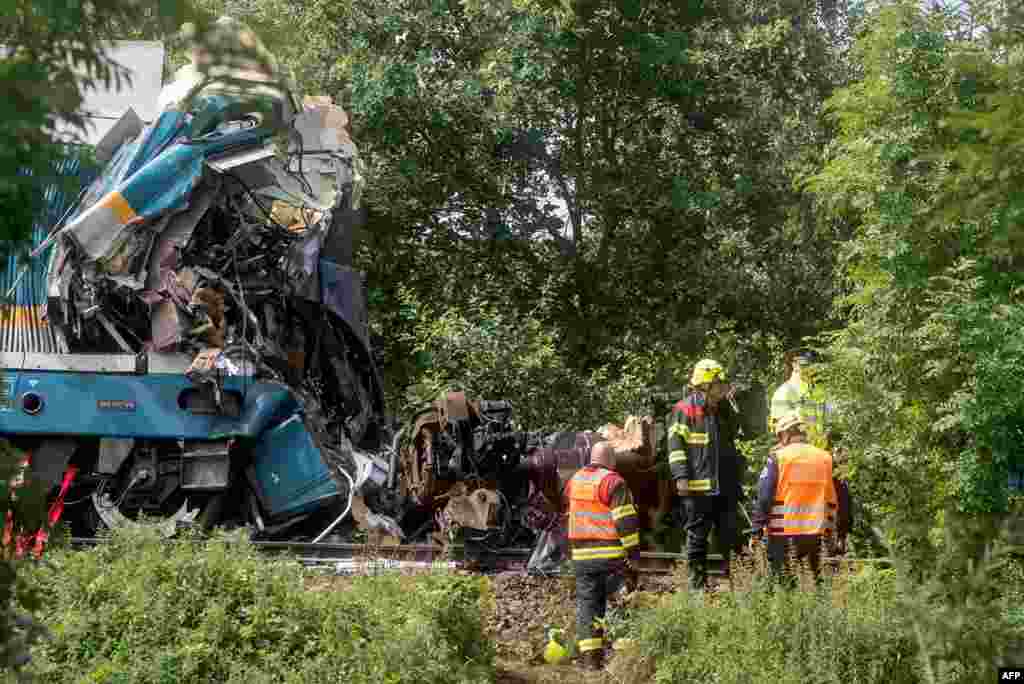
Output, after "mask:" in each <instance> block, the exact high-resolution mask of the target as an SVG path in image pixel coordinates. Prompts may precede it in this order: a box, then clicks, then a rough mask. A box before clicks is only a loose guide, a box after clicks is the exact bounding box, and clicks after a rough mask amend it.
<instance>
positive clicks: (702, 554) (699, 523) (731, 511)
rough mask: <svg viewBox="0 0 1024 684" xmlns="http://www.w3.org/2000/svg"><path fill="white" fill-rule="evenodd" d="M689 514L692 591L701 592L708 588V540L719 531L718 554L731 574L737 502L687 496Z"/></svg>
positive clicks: (688, 562)
mask: <svg viewBox="0 0 1024 684" xmlns="http://www.w3.org/2000/svg"><path fill="white" fill-rule="evenodd" d="M683 506H684V509H685V512H686V563H687V565H688V566H689V571H690V589H692V590H701V589H704V588H706V587H707V584H708V536H709V535H710V534H711V529H712V528H714V530H715V540H716V541H717V542H718V543H717V546H718V547H719V548H718V552H719V553H721V554H722V558H723V559H724V564H723V565H724V567H725V571H726V572H727V573H728V571H729V559H730V558H731V556H732V547H733V544H734V543H735V539H736V521H737V511H736V501H735V500H734V499H730V498H728V497H724V496H708V497H699V496H687V497H684V498H683Z"/></svg>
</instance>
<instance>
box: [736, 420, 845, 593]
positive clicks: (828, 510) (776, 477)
mask: <svg viewBox="0 0 1024 684" xmlns="http://www.w3.org/2000/svg"><path fill="white" fill-rule="evenodd" d="M775 430H776V435H777V437H778V440H779V443H778V445H777V446H776V447H775V448H774V449H772V453H771V455H770V456H769V458H768V464H767V465H766V466H765V468H764V470H763V471H762V472H761V477H760V479H759V482H758V499H757V506H756V508H755V511H754V516H753V522H754V536H755V538H758V539H759V538H761V537H763V536H767V538H768V539H767V546H768V559H769V561H770V563H771V571H772V575H773V576H775V577H776V578H777V579H785V580H786V581H787V583H788V584H790V585H792V584H793V583H794V581H795V578H794V577H792V576H791V575H789V574H787V573H786V571H785V564H786V559H787V556H789V555H792V556H794V557H795V558H796V559H797V560H798V561H799V560H806V561H807V563H808V565H810V568H811V572H812V573H813V574H814V578H815V581H816V582H817V581H820V578H821V548H822V545H823V542H825V541H827V540H830V539H832V538H833V537H834V535H836V534H837V531H839V532H842V535H843V538H844V539H845V534H846V530H837V520H838V518H839V517H840V511H839V503H840V502H839V497H838V495H837V493H836V487H835V482H834V480H833V473H832V454H830V453H829V452H827V451H825V450H824V449H819V448H818V447H815V446H813V445H811V444H808V443H807V434H806V423H805V422H804V421H803V419H802V418H801V417H800V415H799V414H798V413H791V414H789V415H785V416H781V417H779V418H778V420H776V421H775ZM844 513H846V514H847V516H846V520H845V521H844V522H846V525H848V524H849V517H848V511H844Z"/></svg>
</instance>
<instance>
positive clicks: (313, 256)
mask: <svg viewBox="0 0 1024 684" xmlns="http://www.w3.org/2000/svg"><path fill="white" fill-rule="evenodd" d="M229 28H231V27H230V26H229ZM207 75H208V74H206V73H203V72H202V71H201V69H200V68H199V67H198V59H197V56H196V55H194V56H193V61H192V63H191V64H189V65H186V66H185V67H183V68H182V69H181V70H180V71H179V72H178V74H177V75H176V78H175V80H174V81H173V82H171V83H170V84H168V85H167V86H166V87H164V89H163V91H162V92H161V93H160V112H161V113H160V114H159V116H158V117H157V118H156V120H155V121H153V122H152V123H151V124H149V125H143V123H142V122H141V121H140V119H139V118H138V116H137V115H135V113H134V112H133V111H132V110H129V111H128V112H127V113H126V114H125V115H124V116H123V117H122V118H121V120H120V121H118V122H117V124H116V125H115V126H114V127H113V128H112V129H111V130H110V132H109V133H108V134H107V135H106V136H105V137H104V139H103V140H102V141H101V142H100V143H99V145H98V146H97V148H96V150H95V155H96V157H97V159H99V160H100V161H103V162H105V165H104V167H103V168H102V171H101V172H100V173H99V174H98V175H97V176H96V177H95V179H94V180H92V182H91V183H90V184H88V186H87V187H86V188H85V189H84V190H83V191H82V192H81V194H80V195H79V196H78V197H77V198H76V199H75V200H73V201H72V202H70V203H68V204H69V206H68V207H67V210H66V211H65V212H64V215H63V216H62V217H60V220H58V221H56V224H55V225H53V224H47V223H45V222H44V223H42V224H41V225H39V226H37V227H36V228H37V230H36V234H35V239H34V243H35V244H34V250H33V252H32V254H31V255H29V256H28V257H27V258H26V257H22V258H21V259H20V261H18V260H16V259H14V258H12V259H11V260H9V262H8V265H7V270H6V273H5V290H8V297H9V299H10V298H13V299H14V303H13V304H12V305H8V306H7V307H5V308H6V309H7V311H5V312H4V313H5V315H4V316H3V317H2V318H0V326H2V328H3V330H2V338H0V339H2V347H0V352H2V363H3V373H2V382H0V434H2V436H3V437H5V438H6V439H7V440H8V442H9V443H11V444H13V445H14V446H15V447H16V448H17V449H19V450H20V452H21V453H22V454H23V455H24V460H23V464H24V465H25V466H26V467H27V468H29V469H30V471H31V475H32V477H33V478H34V479H35V480H38V481H42V482H43V483H45V484H48V485H51V486H52V487H53V488H54V489H57V490H59V493H58V495H57V498H56V500H55V501H54V508H52V509H51V521H53V520H55V519H56V518H57V517H58V516H60V514H61V512H62V509H63V508H64V502H65V501H67V502H69V505H68V507H67V517H68V518H70V519H71V520H72V521H73V523H74V525H75V528H76V531H78V532H80V533H88V532H91V531H94V530H95V529H97V528H100V527H114V526H118V525H122V524H126V523H127V521H129V520H132V519H134V518H137V517H138V516H139V515H140V514H146V515H149V516H155V517H158V518H162V519H164V520H165V521H167V524H168V529H173V528H174V527H176V526H177V525H179V524H190V523H197V522H200V523H203V524H206V525H212V524H217V523H222V522H241V523H247V524H251V525H252V526H253V527H254V528H255V529H256V530H259V531H261V532H262V533H264V534H266V535H269V536H274V535H289V534H308V525H315V524H317V523H318V520H319V519H322V518H324V516H329V515H331V514H336V513H338V512H339V510H335V509H340V507H342V506H343V505H344V503H345V501H346V500H347V499H348V498H350V496H351V494H352V492H353V490H354V488H355V487H354V485H355V484H357V482H356V480H357V479H358V478H359V477H360V474H361V473H366V472H367V468H366V467H364V466H365V465H366V462H367V461H366V459H365V458H364V460H363V461H360V460H359V459H360V458H361V457H360V456H358V455H357V453H358V452H356V451H355V449H357V448H366V449H368V450H373V449H376V448H377V446H378V445H379V444H390V443H391V442H390V439H385V438H386V437H389V435H387V434H385V433H386V430H387V426H386V425H385V423H384V419H383V409H384V407H383V393H382V389H381V382H380V378H379V375H378V373H377V371H376V369H375V367H374V362H373V357H372V355H371V353H370V349H369V344H368V332H367V327H366V313H365V304H364V297H363V294H362V283H361V280H360V275H359V274H358V273H357V272H356V271H354V270H353V269H352V268H351V265H350V263H351V251H352V231H353V229H354V226H355V224H356V222H357V219H358V217H359V209H360V200H359V194H360V187H361V178H360V175H359V162H358V152H357V150H356V147H355V145H354V144H353V143H352V141H351V138H350V134H349V129H348V122H347V117H346V115H345V112H344V111H343V110H341V109H340V108H339V107H337V106H335V105H333V103H331V102H330V100H329V99H328V98H306V99H305V100H304V101H303V102H301V103H299V102H296V100H295V98H294V97H293V95H292V94H291V93H290V92H288V91H287V90H285V89H283V88H279V87H277V82H276V81H274V80H273V79H272V77H271V74H270V73H268V72H267V71H265V70H260V69H250V71H249V72H248V73H239V72H238V71H237V70H236V71H235V72H232V73H231V74H229V75H228V76H229V77H223V78H220V79H213V80H212V81H211V80H210V79H208V78H207ZM239 82H243V83H246V84H247V86H246V87H245V88H244V89H240V88H239V86H238V84H239ZM67 166H68V167H73V162H69V163H68V164H67ZM71 170H72V172H78V169H75V168H71ZM48 195H49V199H50V201H51V205H52V204H55V203H59V202H60V201H61V198H60V197H59V191H57V190H56V189H52V190H51V191H48ZM72 501H73V502H75V505H74V506H71V505H70V502H72ZM303 524H305V525H306V526H307V527H306V528H305V529H301V528H303ZM297 530H300V531H297Z"/></svg>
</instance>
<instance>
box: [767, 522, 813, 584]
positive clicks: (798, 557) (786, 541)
mask: <svg viewBox="0 0 1024 684" xmlns="http://www.w3.org/2000/svg"><path fill="white" fill-rule="evenodd" d="M767 540H768V543H767V546H768V561H769V563H771V573H772V577H773V578H774V579H775V580H777V581H778V582H779V583H781V584H782V585H783V586H787V587H795V586H796V575H795V574H794V573H793V572H792V570H793V568H791V567H790V564H791V562H793V563H796V564H800V563H806V564H807V566H808V567H809V568H810V570H811V574H813V575H814V582H815V584H821V547H822V537H821V535H819V534H792V535H780V536H769V537H767Z"/></svg>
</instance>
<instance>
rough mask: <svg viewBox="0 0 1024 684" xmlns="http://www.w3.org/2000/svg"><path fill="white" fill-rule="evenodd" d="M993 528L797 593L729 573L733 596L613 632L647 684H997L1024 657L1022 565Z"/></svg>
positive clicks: (954, 526) (679, 598)
mask: <svg viewBox="0 0 1024 684" xmlns="http://www.w3.org/2000/svg"><path fill="white" fill-rule="evenodd" d="M997 527H998V526H996V525H993V523H992V522H991V521H990V522H988V523H983V524H980V525H979V524H977V523H976V522H972V521H970V520H956V521H954V522H951V523H950V524H949V525H948V526H947V527H946V528H945V529H946V530H947V531H950V532H949V534H948V536H947V537H946V538H945V539H944V540H943V544H942V546H941V549H940V550H939V552H938V553H937V554H936V555H934V556H933V557H930V558H927V559H918V558H916V557H914V558H910V557H902V556H897V557H898V558H899V562H898V563H897V565H896V567H895V568H881V567H875V566H870V565H869V566H867V567H864V568H862V569H860V570H859V571H857V572H855V573H849V574H841V575H836V576H831V577H826V578H825V581H824V582H823V585H822V587H821V588H819V589H817V590H815V589H814V588H813V583H812V582H811V581H810V578H809V577H806V576H803V577H801V584H802V585H803V588H802V589H801V590H798V591H784V590H778V589H775V590H774V591H773V590H770V589H769V587H770V585H768V584H766V582H765V580H764V579H763V577H764V575H763V571H764V568H763V567H762V568H761V573H759V574H758V575H751V569H750V568H747V567H742V566H741V567H739V568H736V567H734V568H733V589H734V590H733V591H731V592H722V593H717V594H715V595H713V596H710V597H709V596H706V595H701V594H692V593H688V592H679V593H677V594H675V595H672V596H670V597H667V598H665V599H663V600H662V601H661V603H660V604H659V605H657V606H656V607H655V608H654V609H653V610H644V611H634V612H632V613H631V614H630V615H629V617H628V619H629V620H630V623H631V624H629V625H628V627H625V626H622V625H620V626H619V629H620V631H623V632H624V633H630V634H631V635H632V636H633V637H634V638H635V639H637V640H638V642H639V649H638V652H639V653H641V654H643V658H642V660H643V661H645V662H643V663H642V665H645V666H646V667H647V669H648V670H650V671H651V672H652V677H651V679H652V680H653V681H655V682H674V681H693V680H700V681H715V682H723V683H727V682H736V683H739V682H747V681H751V680H752V679H753V680H754V681H771V682H785V683H792V684H800V683H802V682H806V681H809V680H814V681H825V682H836V683H839V682H851V683H852V682H857V683H863V684H876V683H877V684H880V683H881V682H886V683H889V682H895V683H898V684H899V683H902V684H917V683H920V684H935V683H937V682H963V683H964V684H966V683H967V682H984V681H995V679H996V669H997V668H998V667H999V666H1000V665H1002V666H1006V665H1007V664H1009V663H1012V662H1013V658H1014V657H1015V656H1016V655H1017V654H1019V653H1020V649H1021V647H1022V646H1024V625H1022V623H1021V620H1020V613H1019V601H1020V597H1021V592H1022V591H1024V564H1022V562H1021V560H1020V559H1019V558H1017V559H1016V560H1014V559H1012V558H1011V557H1010V556H1008V555H1006V554H1005V552H1004V551H1000V550H998V549H1000V548H1002V547H1001V546H1000V545H999V543H996V544H995V545H993V544H992V540H993V538H994V537H993V533H994V532H995V530H996V529H997ZM952 530H955V532H952ZM908 532H909V531H908ZM760 565H762V566H763V565H764V564H763V563H761V564H760ZM631 657H634V658H635V656H631ZM612 669H613V670H614V669H616V668H615V663H613V666H612ZM637 671H638V669H636V668H634V669H633V670H631V672H637ZM639 671H643V669H642V668H640V669H639ZM755 673H756V674H755Z"/></svg>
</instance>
